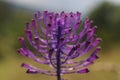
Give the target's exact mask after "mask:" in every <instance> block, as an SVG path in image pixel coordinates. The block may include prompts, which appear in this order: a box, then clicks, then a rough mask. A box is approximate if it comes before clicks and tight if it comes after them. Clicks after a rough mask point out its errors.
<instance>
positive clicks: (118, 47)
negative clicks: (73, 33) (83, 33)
mask: <svg viewBox="0 0 120 80" xmlns="http://www.w3.org/2000/svg"><path fill="white" fill-rule="evenodd" d="M38 10H39V11H41V12H43V11H44V10H48V11H54V12H61V11H65V12H71V11H72V12H76V11H80V12H81V13H82V19H83V20H84V19H85V18H86V17H89V18H90V19H92V20H93V21H94V25H97V26H98V29H97V31H96V33H97V35H98V36H99V37H101V38H102V42H101V44H100V45H101V46H102V51H101V52H100V53H99V56H100V59H99V60H97V61H95V64H93V65H91V66H90V67H89V68H90V70H91V72H90V73H88V74H72V75H65V76H63V77H65V78H68V79H69V80H120V0H0V80H56V78H55V77H51V76H45V75H41V74H39V75H31V74H26V73H25V69H23V68H21V66H20V65H21V63H22V62H28V63H32V64H35V63H34V62H33V61H31V60H29V59H27V58H25V57H23V56H21V55H19V54H18V53H17V49H18V48H20V47H21V45H20V43H19V41H18V37H19V36H24V35H25V34H24V28H25V23H26V21H31V19H32V16H33V14H34V13H35V12H36V11H38ZM39 66H40V67H44V66H42V65H39Z"/></svg>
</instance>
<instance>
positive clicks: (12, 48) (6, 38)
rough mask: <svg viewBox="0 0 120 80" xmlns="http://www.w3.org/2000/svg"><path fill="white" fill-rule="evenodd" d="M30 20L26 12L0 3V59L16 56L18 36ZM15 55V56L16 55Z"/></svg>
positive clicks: (22, 32)
mask: <svg viewBox="0 0 120 80" xmlns="http://www.w3.org/2000/svg"><path fill="white" fill-rule="evenodd" d="M29 19H30V13H28V12H27V10H25V9H22V10H21V8H20V10H19V8H16V9H15V6H12V5H11V4H7V3H4V2H2V1H1V2H0V59H3V58H5V57H6V56H5V55H6V54H7V55H8V56H9V55H11V54H16V50H17V48H19V47H20V44H19V42H18V40H17V39H18V36H20V35H22V34H24V28H25V22H26V20H29ZM16 55H17V54H16Z"/></svg>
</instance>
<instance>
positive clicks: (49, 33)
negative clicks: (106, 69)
mask: <svg viewBox="0 0 120 80" xmlns="http://www.w3.org/2000/svg"><path fill="white" fill-rule="evenodd" d="M80 25H81V13H80V12H76V13H72V12H71V13H65V12H61V13H60V14H59V13H54V12H48V11H44V13H43V14H42V13H41V12H37V13H36V14H35V15H34V18H33V19H32V22H30V23H28V22H27V23H26V29H25V32H26V37H27V40H28V41H29V43H30V44H31V46H32V47H33V48H35V49H36V51H37V52H38V54H34V53H33V52H32V51H31V50H30V49H29V48H28V47H27V46H26V44H25V41H24V38H23V37H20V38H19V41H20V43H21V44H22V46H23V48H20V49H18V52H19V53H20V54H22V55H23V56H26V57H28V58H30V59H32V60H34V61H35V62H37V63H40V64H45V65H50V67H51V70H43V69H39V68H37V67H34V66H32V65H29V64H27V63H23V64H22V67H25V68H26V69H27V73H32V74H38V73H41V74H45V75H50V76H57V80H62V79H61V75H63V74H72V73H78V74H83V73H87V72H89V70H88V68H87V66H88V65H91V64H93V62H94V60H96V59H98V56H97V53H98V52H99V51H100V49H101V48H100V47H99V46H98V44H99V43H100V41H101V39H100V38H97V37H96V35H95V30H96V28H97V27H96V26H93V27H92V21H91V20H89V19H88V18H86V19H85V21H84V24H83V29H82V30H80V31H79V32H77V31H78V30H79V27H80ZM87 53H91V54H90V56H88V57H86V58H84V59H82V60H80V61H75V59H79V58H81V57H82V56H84V55H85V54H87Z"/></svg>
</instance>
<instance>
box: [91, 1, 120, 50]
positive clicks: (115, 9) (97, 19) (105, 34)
mask: <svg viewBox="0 0 120 80" xmlns="http://www.w3.org/2000/svg"><path fill="white" fill-rule="evenodd" d="M90 18H91V19H93V20H94V23H95V24H96V25H97V26H98V31H97V33H98V35H99V36H100V37H102V38H103V42H102V45H103V49H107V48H109V46H111V45H113V44H117V43H120V37H119V34H120V6H115V5H113V4H112V3H108V2H105V3H102V4H101V5H100V6H98V7H97V8H96V9H95V10H93V11H92V12H91V14H90Z"/></svg>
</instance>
